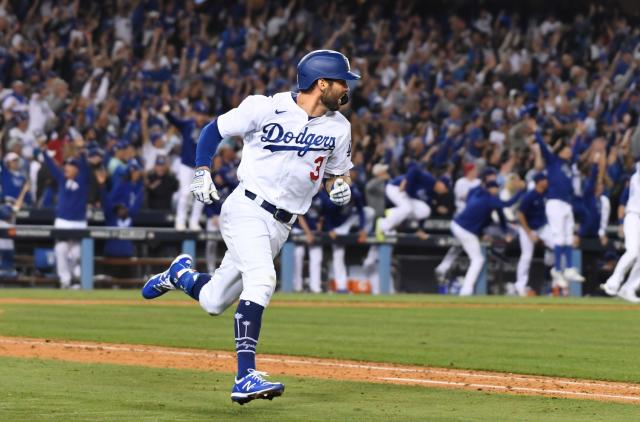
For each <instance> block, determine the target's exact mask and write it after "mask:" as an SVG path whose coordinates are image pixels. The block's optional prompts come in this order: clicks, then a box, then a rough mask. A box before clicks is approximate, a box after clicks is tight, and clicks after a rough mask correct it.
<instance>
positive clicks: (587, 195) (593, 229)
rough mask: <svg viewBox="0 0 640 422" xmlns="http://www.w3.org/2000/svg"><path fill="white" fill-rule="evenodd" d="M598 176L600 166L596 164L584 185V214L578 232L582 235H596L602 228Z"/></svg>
mask: <svg viewBox="0 0 640 422" xmlns="http://www.w3.org/2000/svg"><path fill="white" fill-rule="evenodd" d="M597 178H598V166H597V165H594V166H593V167H592V169H591V174H590V175H589V178H588V179H587V181H586V183H585V186H584V194H583V195H582V206H583V209H584V215H583V218H582V223H581V224H580V230H579V232H578V234H579V235H580V236H581V237H596V236H598V231H599V230H600V217H601V216H602V202H600V197H597V196H596V181H597Z"/></svg>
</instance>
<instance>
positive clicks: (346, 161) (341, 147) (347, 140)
mask: <svg viewBox="0 0 640 422" xmlns="http://www.w3.org/2000/svg"><path fill="white" fill-rule="evenodd" d="M347 126H348V128H347V131H346V133H345V135H344V136H343V137H342V139H340V141H339V142H338V143H337V144H336V149H334V150H333V152H332V153H331V154H330V155H329V159H328V160H327V166H326V167H325V170H324V171H325V173H327V174H332V175H334V176H341V175H343V174H345V173H346V172H348V171H349V170H350V169H351V167H353V163H352V162H351V125H350V124H349V123H347Z"/></svg>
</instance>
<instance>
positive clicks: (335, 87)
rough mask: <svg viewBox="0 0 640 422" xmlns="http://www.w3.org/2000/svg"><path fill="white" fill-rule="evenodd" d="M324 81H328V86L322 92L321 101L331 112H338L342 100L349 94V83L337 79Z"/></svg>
mask: <svg viewBox="0 0 640 422" xmlns="http://www.w3.org/2000/svg"><path fill="white" fill-rule="evenodd" d="M324 81H326V84H325V87H324V89H323V90H322V95H321V96H320V101H321V102H322V104H323V105H324V106H325V107H326V108H328V109H329V110H331V111H338V109H340V99H341V98H342V97H343V96H344V95H345V94H346V93H347V92H349V87H348V86H347V82H346V81H342V80H337V79H324ZM321 89H322V88H321Z"/></svg>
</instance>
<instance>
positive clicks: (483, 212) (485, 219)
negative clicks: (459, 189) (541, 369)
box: [453, 189, 523, 236]
mask: <svg viewBox="0 0 640 422" xmlns="http://www.w3.org/2000/svg"><path fill="white" fill-rule="evenodd" d="M522 194H523V191H520V192H518V194H517V195H515V196H514V197H513V198H511V199H510V200H508V201H502V200H500V199H499V198H498V197H497V196H494V195H491V193H489V191H487V190H485V189H480V190H478V191H477V192H476V193H475V194H474V195H473V196H472V197H471V198H469V197H468V198H467V205H466V206H465V207H464V210H463V211H462V212H461V213H460V214H458V215H457V216H456V217H455V218H454V219H453V221H455V222H456V223H457V224H458V225H459V226H460V227H462V228H463V229H465V230H467V231H469V232H471V233H473V234H475V235H477V236H480V235H481V234H482V231H483V230H484V229H485V228H486V227H487V226H489V225H490V224H491V222H492V220H491V213H492V212H493V211H494V210H495V211H497V212H498V216H499V217H500V224H501V226H502V229H503V230H506V219H505V217H504V213H503V212H502V209H503V208H505V207H510V206H511V205H513V204H515V203H516V202H518V200H519V199H520V198H521V197H522Z"/></svg>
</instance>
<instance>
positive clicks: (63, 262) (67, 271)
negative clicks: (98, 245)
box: [53, 218, 87, 288]
mask: <svg viewBox="0 0 640 422" xmlns="http://www.w3.org/2000/svg"><path fill="white" fill-rule="evenodd" d="M53 227H55V228H58V229H86V228H87V222H86V221H71V220H65V219H62V218H56V219H55V221H54V222H53ZM53 251H54V254H55V256H56V272H57V273H58V278H59V279H60V286H61V287H62V288H69V287H71V279H72V278H73V277H76V278H80V242H79V241H77V240H56V243H55V246H54V247H53Z"/></svg>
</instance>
